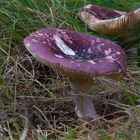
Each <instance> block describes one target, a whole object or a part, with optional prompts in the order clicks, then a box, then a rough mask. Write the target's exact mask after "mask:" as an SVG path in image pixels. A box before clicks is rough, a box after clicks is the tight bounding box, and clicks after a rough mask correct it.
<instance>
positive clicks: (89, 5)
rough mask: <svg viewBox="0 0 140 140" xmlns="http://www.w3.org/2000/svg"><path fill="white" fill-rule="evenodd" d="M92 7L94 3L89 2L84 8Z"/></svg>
mask: <svg viewBox="0 0 140 140" xmlns="http://www.w3.org/2000/svg"><path fill="white" fill-rule="evenodd" d="M91 7H92V4H88V5H86V6H85V7H84V8H86V9H90V8H91Z"/></svg>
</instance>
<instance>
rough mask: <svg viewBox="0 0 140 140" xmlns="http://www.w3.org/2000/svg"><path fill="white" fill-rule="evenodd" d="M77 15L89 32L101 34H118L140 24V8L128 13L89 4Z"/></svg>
mask: <svg viewBox="0 0 140 140" xmlns="http://www.w3.org/2000/svg"><path fill="white" fill-rule="evenodd" d="M78 15H79V17H80V19H81V20H82V21H83V22H84V23H86V24H87V25H88V27H89V28H90V29H91V30H94V31H96V32H99V33H103V34H111V35H112V34H113V35H114V34H120V33H123V32H125V31H127V30H128V29H132V28H134V27H135V25H138V24H139V23H140V8H138V9H135V10H132V11H130V12H124V11H119V10H115V9H111V8H107V7H102V6H98V5H95V4H89V5H87V6H85V7H82V8H80V10H79V12H78Z"/></svg>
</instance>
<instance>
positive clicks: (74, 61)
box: [24, 28, 127, 78]
mask: <svg viewBox="0 0 140 140" xmlns="http://www.w3.org/2000/svg"><path fill="white" fill-rule="evenodd" d="M24 44H25V46H26V48H27V50H28V51H29V52H30V53H31V54H32V55H33V56H34V57H35V58H37V59H38V60H39V61H41V62H43V63H44V64H46V65H48V66H50V67H52V68H53V69H54V70H56V71H58V72H60V73H63V74H64V75H65V76H68V77H69V78H71V77H73V76H82V77H83V78H85V77H92V76H100V75H105V76H109V75H113V74H118V75H120V76H122V75H123V74H124V73H125V69H126V65H127V64H126V61H127V57H126V54H125V52H124V51H123V50H122V49H121V47H120V46H119V45H117V44H115V43H113V42H112V41H110V40H107V39H103V38H100V37H96V36H93V35H87V34H84V33H79V32H74V31H70V30H62V29H56V28H49V29H40V30H38V31H36V32H34V33H32V34H31V35H30V36H28V37H26V38H25V39H24Z"/></svg>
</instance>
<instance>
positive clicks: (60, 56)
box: [55, 54, 64, 58]
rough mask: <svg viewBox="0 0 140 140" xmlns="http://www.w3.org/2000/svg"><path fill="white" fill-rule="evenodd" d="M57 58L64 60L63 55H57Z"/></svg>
mask: <svg viewBox="0 0 140 140" xmlns="http://www.w3.org/2000/svg"><path fill="white" fill-rule="evenodd" d="M55 56H56V57H58V58H64V57H63V56H62V55H58V54H55Z"/></svg>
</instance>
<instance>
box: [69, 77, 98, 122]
mask: <svg viewBox="0 0 140 140" xmlns="http://www.w3.org/2000/svg"><path fill="white" fill-rule="evenodd" d="M70 83H71V88H72V90H73V92H74V95H73V101H74V103H75V112H76V114H77V116H78V117H79V118H81V119H84V120H86V121H90V120H93V119H94V118H95V117H96V116H97V114H96V111H95V108H94V105H93V100H92V98H91V97H89V96H88V95H89V94H90V87H91V83H92V81H91V80H89V79H88V80H85V79H84V80H73V79H70Z"/></svg>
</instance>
